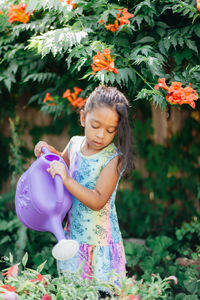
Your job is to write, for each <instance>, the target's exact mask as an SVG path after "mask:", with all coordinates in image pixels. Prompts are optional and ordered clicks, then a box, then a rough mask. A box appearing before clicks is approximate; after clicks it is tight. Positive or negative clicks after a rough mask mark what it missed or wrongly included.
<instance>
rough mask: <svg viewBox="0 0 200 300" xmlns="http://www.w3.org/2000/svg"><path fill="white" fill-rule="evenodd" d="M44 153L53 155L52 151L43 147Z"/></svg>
mask: <svg viewBox="0 0 200 300" xmlns="http://www.w3.org/2000/svg"><path fill="white" fill-rule="evenodd" d="M42 152H43V153H44V154H47V153H51V152H50V150H49V149H48V148H47V147H42Z"/></svg>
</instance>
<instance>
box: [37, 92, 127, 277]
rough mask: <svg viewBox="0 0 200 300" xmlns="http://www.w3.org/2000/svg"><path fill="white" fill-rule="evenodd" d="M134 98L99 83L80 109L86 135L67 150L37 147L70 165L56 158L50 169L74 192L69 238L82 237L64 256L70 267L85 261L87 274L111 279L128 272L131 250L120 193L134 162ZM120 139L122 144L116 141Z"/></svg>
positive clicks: (64, 266) (63, 264)
mask: <svg viewBox="0 0 200 300" xmlns="http://www.w3.org/2000/svg"><path fill="white" fill-rule="evenodd" d="M128 107H129V106H128V101H127V99H126V98H125V96H124V95H123V94H122V93H121V92H119V91H118V90H117V89H116V88H114V87H106V86H100V87H97V88H96V89H95V90H94V91H93V92H92V93H91V95H90V96H89V98H88V99H87V102H86V104H85V107H84V109H83V110H81V112H80V122H81V125H82V126H83V127H84V128H85V136H74V137H72V138H71V140H70V141H69V143H68V145H67V146H66V148H65V149H64V151H63V152H62V153H59V152H58V151H57V150H55V148H53V147H52V146H50V145H48V144H47V143H45V142H42V141H40V142H39V143H38V144H37V145H36V146H35V155H36V156H40V155H41V154H42V150H41V148H42V147H43V146H45V147H48V148H49V150H50V151H51V152H54V153H57V154H60V155H61V156H62V157H63V159H64V160H65V162H66V164H67V165H68V167H69V173H70V175H68V174H67V172H66V169H65V166H64V164H62V163H60V162H58V161H53V162H51V163H50V167H49V168H48V169H47V171H48V172H49V173H50V174H51V176H52V177H54V176H55V174H59V175H60V176H61V178H62V180H63V184H64V185H65V187H66V188H67V189H68V191H69V192H70V193H71V194H72V195H73V196H74V197H73V204H72V207H71V209H70V212H69V214H68V220H67V225H66V228H65V230H66V232H67V238H69V239H74V240H77V241H78V242H79V245H80V249H79V253H78V254H77V255H75V256H74V257H73V258H72V259H70V260H68V261H58V268H59V269H60V270H63V271H65V272H67V271H68V270H69V271H76V270H77V269H78V267H79V266H80V264H81V263H82V262H83V261H84V262H83V264H84V267H83V274H82V277H83V278H85V277H87V278H88V277H90V276H94V277H96V278H98V279H100V280H102V281H104V282H105V281H109V273H110V272H111V271H112V270H115V272H117V275H118V278H120V277H121V276H124V275H125V264H126V259H125V254H124V248H123V244H122V237H121V233H120V230H119V225H118V220H117V215H116V209H115V196H116V190H117V186H118V183H119V179H120V177H121V176H122V174H123V173H124V174H125V173H127V171H130V169H131V167H132V147H131V145H132V142H131V140H132V134H131V130H130V126H129V121H128ZM115 138H116V142H117V147H116V146H115V144H114V143H113V140H114V139H115Z"/></svg>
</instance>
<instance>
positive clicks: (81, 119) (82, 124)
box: [80, 109, 85, 127]
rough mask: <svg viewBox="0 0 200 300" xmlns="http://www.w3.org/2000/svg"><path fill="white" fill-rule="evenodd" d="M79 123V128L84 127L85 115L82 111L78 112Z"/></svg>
mask: <svg viewBox="0 0 200 300" xmlns="http://www.w3.org/2000/svg"><path fill="white" fill-rule="evenodd" d="M80 122H81V126H83V127H85V113H84V111H83V110H82V109H81V111H80Z"/></svg>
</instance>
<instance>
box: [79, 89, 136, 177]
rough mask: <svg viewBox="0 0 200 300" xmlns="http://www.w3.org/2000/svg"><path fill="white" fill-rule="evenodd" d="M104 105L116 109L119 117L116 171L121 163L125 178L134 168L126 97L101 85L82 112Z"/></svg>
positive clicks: (116, 90)
mask: <svg viewBox="0 0 200 300" xmlns="http://www.w3.org/2000/svg"><path fill="white" fill-rule="evenodd" d="M103 105H106V106H108V107H112V108H114V109H116V111H117V113H118V115H119V125H118V130H117V148H118V150H119V151H120V152H121V153H122V155H121V156H120V159H119V161H118V166H117V170H118V172H119V166H120V165H121V163H122V167H123V169H124V174H123V175H125V176H127V175H129V173H130V172H131V170H132V169H133V168H134V164H133V146H132V145H133V143H132V131H131V128H130V124H129V119H128V109H129V103H128V100H127V99H126V97H125V96H124V95H123V94H122V93H121V92H120V91H118V89H117V88H115V87H108V86H104V85H101V86H99V87H97V88H95V90H94V91H93V92H92V93H91V94H90V96H89V97H88V99H87V101H86V104H85V107H84V112H85V113H87V112H89V111H91V110H92V109H93V108H95V107H98V106H103Z"/></svg>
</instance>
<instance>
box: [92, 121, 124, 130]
mask: <svg viewBox="0 0 200 300" xmlns="http://www.w3.org/2000/svg"><path fill="white" fill-rule="evenodd" d="M91 121H93V122H96V123H98V124H102V123H101V122H100V121H98V120H96V119H91ZM109 127H113V128H117V127H118V126H114V125H109Z"/></svg>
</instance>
